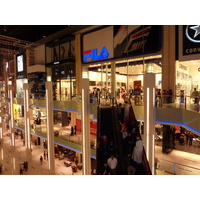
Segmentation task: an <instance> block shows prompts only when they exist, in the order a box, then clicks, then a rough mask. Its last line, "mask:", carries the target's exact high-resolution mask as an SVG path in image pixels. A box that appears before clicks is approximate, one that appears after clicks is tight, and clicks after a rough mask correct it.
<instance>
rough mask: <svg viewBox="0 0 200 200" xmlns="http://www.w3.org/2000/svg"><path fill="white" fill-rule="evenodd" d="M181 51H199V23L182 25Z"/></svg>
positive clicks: (189, 52)
mask: <svg viewBox="0 0 200 200" xmlns="http://www.w3.org/2000/svg"><path fill="white" fill-rule="evenodd" d="M182 42H183V50H182V51H183V52H182V54H183V55H184V56H185V55H194V54H199V53H200V25H185V26H183V40H182Z"/></svg>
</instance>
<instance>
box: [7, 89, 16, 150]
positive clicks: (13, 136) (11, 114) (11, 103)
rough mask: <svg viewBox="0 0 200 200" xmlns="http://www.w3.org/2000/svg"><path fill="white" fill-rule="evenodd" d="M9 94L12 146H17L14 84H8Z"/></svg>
mask: <svg viewBox="0 0 200 200" xmlns="http://www.w3.org/2000/svg"><path fill="white" fill-rule="evenodd" d="M8 94H9V99H10V101H9V126H10V127H9V128H10V146H11V147H14V146H15V133H14V114H13V91H12V85H8Z"/></svg>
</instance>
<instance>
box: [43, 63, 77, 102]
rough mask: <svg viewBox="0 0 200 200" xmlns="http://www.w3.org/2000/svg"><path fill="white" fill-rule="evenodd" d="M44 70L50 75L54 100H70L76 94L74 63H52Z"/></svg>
mask: <svg viewBox="0 0 200 200" xmlns="http://www.w3.org/2000/svg"><path fill="white" fill-rule="evenodd" d="M46 71H47V73H48V74H47V76H51V77H52V82H53V89H54V100H58V101H60V100H61V101H64V100H71V98H72V97H73V96H76V74H75V63H71V62H70V63H64V64H57V65H53V66H51V67H48V68H47V70H46ZM50 73H52V74H50Z"/></svg>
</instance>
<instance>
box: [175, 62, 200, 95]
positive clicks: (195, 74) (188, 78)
mask: <svg viewBox="0 0 200 200" xmlns="http://www.w3.org/2000/svg"><path fill="white" fill-rule="evenodd" d="M199 66H200V60H189V61H183V62H178V61H177V62H176V94H177V95H179V94H180V91H183V92H184V95H186V96H190V95H191V93H192V91H194V88H196V90H197V91H199V92H200V81H199V80H200V67H199Z"/></svg>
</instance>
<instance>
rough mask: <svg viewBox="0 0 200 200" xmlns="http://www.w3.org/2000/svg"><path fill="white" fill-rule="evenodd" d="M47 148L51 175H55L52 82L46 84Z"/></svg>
mask: <svg viewBox="0 0 200 200" xmlns="http://www.w3.org/2000/svg"><path fill="white" fill-rule="evenodd" d="M46 112H47V144H48V145H47V148H48V170H49V175H54V174H55V158H54V131H53V124H54V123H53V91H52V82H51V81H47V82H46Z"/></svg>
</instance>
